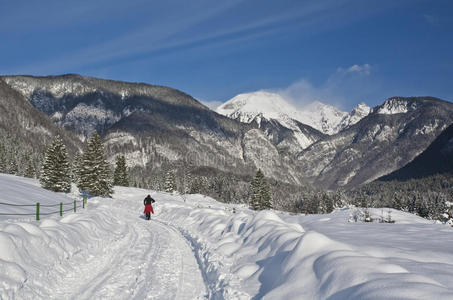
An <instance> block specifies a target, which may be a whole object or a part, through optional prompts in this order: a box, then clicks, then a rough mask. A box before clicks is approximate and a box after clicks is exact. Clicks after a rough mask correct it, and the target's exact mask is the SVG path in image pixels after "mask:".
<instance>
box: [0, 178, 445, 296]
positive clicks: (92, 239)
mask: <svg viewBox="0 0 453 300" xmlns="http://www.w3.org/2000/svg"><path fill="white" fill-rule="evenodd" d="M0 188H1V189H2V192H3V191H4V192H3V193H2V198H1V199H2V202H5V201H12V202H13V203H31V204H33V203H35V201H36V200H37V199H39V200H40V201H44V199H47V201H49V202H48V203H55V202H59V201H66V200H67V199H68V198H71V199H73V198H77V197H78V195H77V194H76V193H73V194H69V195H64V194H55V193H51V192H48V191H44V190H42V189H40V188H39V186H38V183H37V182H36V181H35V180H32V179H24V178H20V177H15V176H9V175H0ZM148 193H150V194H151V195H152V196H153V198H155V199H156V203H155V207H154V208H155V212H156V214H155V215H153V216H152V219H151V221H146V220H144V218H143V216H142V211H143V198H144V197H145V196H146V195H147V194H148ZM62 197H63V198H62ZM63 199H64V200H63ZM4 209H6V208H5V207H2V206H0V210H4ZM387 211H388V209H383V210H381V209H371V210H370V212H371V214H372V216H374V217H379V216H380V215H381V214H384V216H386V213H387ZM352 212H353V209H342V210H337V211H334V212H333V213H331V214H326V215H308V216H303V215H291V214H287V213H283V212H277V211H261V212H254V211H250V210H249V209H248V208H247V207H245V206H243V205H232V204H231V205H230V204H223V203H220V202H216V201H215V200H214V199H211V198H209V197H205V196H203V195H178V194H167V193H162V192H154V191H148V190H142V189H136V188H124V187H116V188H115V194H114V196H113V198H108V199H104V198H91V199H89V200H88V206H87V208H86V209H85V210H80V211H78V212H77V213H66V214H65V215H64V216H63V217H59V216H55V215H54V216H47V217H43V219H42V220H41V221H39V222H37V221H34V219H33V217H13V218H12V217H10V218H8V219H2V220H1V221H0V270H1V271H0V278H1V279H0V298H1V299H16V298H18V299H43V298H46V299H48V298H53V299H113V298H114V299H145V298H146V299H452V298H453V285H452V283H451V282H452V279H453V264H451V262H452V261H453V253H452V252H451V245H452V243H453V234H452V233H453V229H452V228H451V227H448V226H445V225H441V224H433V222H431V221H428V220H425V219H422V218H419V217H417V216H414V215H411V214H408V213H404V212H399V211H396V210H391V212H392V213H391V214H392V218H393V219H394V220H395V221H396V223H395V224H385V223H362V222H357V223H354V222H352V223H350V222H348V220H349V215H350V214H351V213H352Z"/></svg>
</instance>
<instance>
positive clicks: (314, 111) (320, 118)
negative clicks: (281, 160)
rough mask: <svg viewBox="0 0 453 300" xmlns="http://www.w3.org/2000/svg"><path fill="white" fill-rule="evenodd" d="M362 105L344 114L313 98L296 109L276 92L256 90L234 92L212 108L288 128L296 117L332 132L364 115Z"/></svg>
mask: <svg viewBox="0 0 453 300" xmlns="http://www.w3.org/2000/svg"><path fill="white" fill-rule="evenodd" d="M365 107H366V105H361V106H359V108H358V110H359V111H360V112H359V113H355V110H353V112H351V113H350V114H348V113H346V112H343V111H340V110H339V109H337V108H335V107H333V106H331V105H326V104H323V103H321V102H319V101H315V102H313V103H311V104H309V105H307V106H305V107H304V108H302V109H296V108H295V107H294V106H293V105H291V104H290V103H288V102H287V101H286V100H285V99H284V98H283V97H282V96H280V95H279V94H276V93H271V92H265V91H257V92H253V93H247V94H240V95H237V96H236V97H234V98H232V99H230V100H228V101H227V102H225V103H224V104H222V105H221V106H219V107H218V108H217V109H216V111H217V113H219V114H222V115H225V116H228V117H230V118H233V119H237V120H239V121H241V122H245V123H250V122H252V121H254V120H257V121H258V124H259V123H260V120H261V119H262V118H265V119H267V120H270V119H274V120H277V121H279V122H280V123H281V124H282V125H283V126H285V127H287V128H290V129H291V128H292V127H294V126H291V120H297V121H299V122H301V123H302V124H306V125H309V126H311V127H313V128H315V129H317V130H319V131H321V132H323V133H325V134H334V133H337V132H338V131H340V130H341V129H343V128H345V127H346V126H350V125H352V124H353V123H356V122H358V121H359V120H360V118H363V117H365V116H366V115H367V114H368V113H366V114H364V113H363V112H364V111H366V109H365ZM356 110H357V108H356ZM368 112H369V108H368ZM352 115H353V117H352ZM345 119H347V120H345ZM341 124H344V125H341Z"/></svg>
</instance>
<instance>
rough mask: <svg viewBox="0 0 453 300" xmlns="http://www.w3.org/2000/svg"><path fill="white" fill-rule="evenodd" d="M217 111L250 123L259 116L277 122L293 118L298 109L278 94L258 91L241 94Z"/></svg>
mask: <svg viewBox="0 0 453 300" xmlns="http://www.w3.org/2000/svg"><path fill="white" fill-rule="evenodd" d="M216 111H217V113H219V114H221V115H225V116H228V117H230V118H233V119H237V120H239V121H241V122H244V123H250V122H252V121H253V120H254V119H255V118H256V117H257V116H261V117H263V118H266V119H276V120H279V119H281V118H282V117H286V116H289V117H292V115H293V114H294V112H295V111H296V109H295V108H294V107H293V106H292V105H291V104H289V103H288V102H286V101H285V100H284V99H283V98H282V97H281V96H280V95H278V94H275V93H271V92H265V91H257V92H253V93H246V94H239V95H237V96H235V97H234V98H232V99H230V100H228V101H227V102H225V103H224V104H222V105H220V106H219V107H218V108H217V109H216Z"/></svg>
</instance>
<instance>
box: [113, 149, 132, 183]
mask: <svg viewBox="0 0 453 300" xmlns="http://www.w3.org/2000/svg"><path fill="white" fill-rule="evenodd" d="M113 184H114V185H120V186H129V179H128V175H127V167H126V158H125V157H124V155H120V156H117V157H116V167H115V172H114V175H113Z"/></svg>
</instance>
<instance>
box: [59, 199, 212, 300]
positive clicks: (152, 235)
mask: <svg viewBox="0 0 453 300" xmlns="http://www.w3.org/2000/svg"><path fill="white" fill-rule="evenodd" d="M116 201H117V202H119V201H118V200H116ZM118 204H119V206H120V207H117V208H113V209H112V217H113V218H118V219H119V220H124V221H119V224H122V230H121V232H120V233H119V235H118V234H116V235H115V236H116V238H111V239H110V240H109V239H107V238H106V239H105V240H104V239H103V240H101V241H100V245H98V246H96V247H95V248H94V249H92V250H88V249H85V250H83V251H81V252H80V253H79V254H78V255H75V256H73V257H72V258H71V261H70V262H69V265H70V267H69V268H68V267H67V266H65V270H59V272H58V274H63V275H62V276H59V277H57V278H55V279H56V280H55V286H54V287H51V288H50V289H51V292H50V294H51V295H52V296H53V297H52V298H54V299H205V298H206V295H207V293H206V287H205V284H204V282H203V278H202V275H201V272H200V269H199V266H198V264H197V261H196V259H195V257H194V253H193V252H192V249H191V248H190V246H189V245H188V243H187V241H186V240H185V238H184V237H183V236H182V235H181V234H180V233H179V232H177V231H176V230H174V229H172V228H170V227H167V226H165V225H163V224H161V223H160V222H156V221H152V220H151V221H146V220H144V219H142V218H140V217H138V216H137V213H136V211H135V212H132V211H130V208H127V207H124V206H123V205H121V204H120V203H118ZM121 206H123V207H121Z"/></svg>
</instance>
